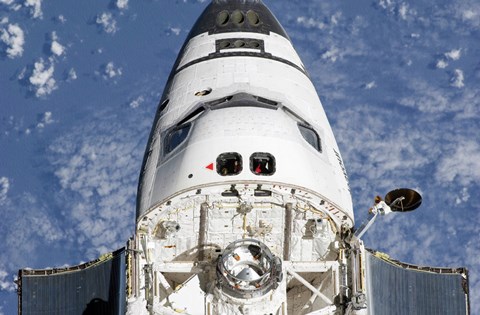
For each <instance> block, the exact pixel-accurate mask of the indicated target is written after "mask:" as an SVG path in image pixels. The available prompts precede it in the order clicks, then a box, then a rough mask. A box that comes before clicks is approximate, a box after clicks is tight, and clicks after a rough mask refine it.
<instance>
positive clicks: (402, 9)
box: [398, 2, 408, 20]
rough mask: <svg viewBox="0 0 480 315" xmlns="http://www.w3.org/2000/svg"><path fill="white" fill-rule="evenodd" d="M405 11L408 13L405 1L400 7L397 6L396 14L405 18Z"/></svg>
mask: <svg viewBox="0 0 480 315" xmlns="http://www.w3.org/2000/svg"><path fill="white" fill-rule="evenodd" d="M407 13H408V4H406V3H405V2H402V4H401V5H400V7H399V8H398V15H399V16H400V18H401V19H402V20H406V19H407Z"/></svg>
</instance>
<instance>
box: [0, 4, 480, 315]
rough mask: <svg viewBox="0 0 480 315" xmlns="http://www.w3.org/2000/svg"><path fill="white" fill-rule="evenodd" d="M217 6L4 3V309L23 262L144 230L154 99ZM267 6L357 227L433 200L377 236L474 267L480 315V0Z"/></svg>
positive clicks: (374, 237)
mask: <svg viewBox="0 0 480 315" xmlns="http://www.w3.org/2000/svg"><path fill="white" fill-rule="evenodd" d="M207 2H208V1H204V0H183V1H168V2H167V1H160V0H153V1H127V0H115V1H111V0H104V1H94V0H87V1H86V2H85V1H82V2H68V3H66V2H63V1H41V0H26V1H25V0H0V89H1V93H0V95H1V97H0V119H1V122H0V147H1V149H0V161H1V163H0V218H1V220H0V236H1V237H2V239H3V242H2V245H1V249H2V255H0V314H14V313H16V293H15V284H14V283H13V280H14V279H15V276H16V273H17V270H18V269H19V268H21V267H32V268H44V267H53V266H63V265H73V264H77V263H80V262H82V261H86V260H89V259H92V258H94V257H96V256H97V255H98V254H101V253H105V252H107V251H111V250H114V249H116V248H118V247H120V246H123V244H125V241H126V240H127V239H128V237H129V236H131V235H132V233H133V228H134V222H133V221H134V213H135V193H136V184H137V179H138V174H139V168H140V164H141V160H142V156H143V151H144V147H145V144H146V140H147V139H146V138H147V136H148V133H149V130H150V125H151V122H152V120H153V116H154V113H155V109H156V106H157V104H158V101H159V97H160V95H161V92H162V89H163V86H164V84H165V81H166V78H167V76H168V73H169V71H170V68H171V66H172V64H173V62H174V59H175V57H176V55H177V53H178V51H179V49H180V47H181V44H182V42H183V40H184V38H185V36H186V34H187V33H188V31H189V29H190V27H191V26H192V24H193V23H194V21H195V19H196V18H197V17H198V15H199V14H200V12H201V10H202V9H203V8H204V7H205V6H206V4H207ZM265 2H266V4H267V5H268V6H269V7H270V9H271V10H272V11H273V12H274V13H275V15H276V16H277V18H278V19H279V20H280V22H281V23H282V25H283V26H284V27H285V29H286V30H287V32H288V34H289V35H290V37H291V39H292V41H293V43H294V45H295V47H296V48H297V51H298V52H299V54H300V56H301V58H302V59H303V61H304V63H305V65H306V67H307V70H308V72H309V74H310V76H311V78H312V80H313V82H314V84H315V86H316V88H317V90H318V92H319V94H320V97H321V99H322V102H323V105H324V107H325V110H326V112H327V115H328V117H329V119H330V122H331V124H332V127H333V129H334V132H335V134H336V137H337V142H338V143H339V146H340V149H341V153H342V155H343V160H344V162H345V166H346V168H347V171H348V174H349V176H350V185H351V189H352V194H353V200H354V207H355V215H356V220H357V224H359V223H361V222H362V221H363V220H364V219H365V218H366V217H367V210H368V208H369V207H370V206H371V203H372V202H373V198H374V197H375V196H376V195H381V196H383V195H384V194H385V193H386V192H387V191H389V190H391V189H394V188H398V187H411V188H414V189H416V190H418V191H419V192H420V193H421V194H422V196H423V204H422V207H421V208H420V209H419V210H417V211H415V212H412V213H406V214H403V215H400V214H399V215H396V214H395V215H391V216H388V217H384V218H380V219H379V220H378V222H376V224H375V225H374V226H373V227H372V229H371V230H369V232H368V233H367V234H366V235H365V237H364V240H365V243H366V245H367V246H368V247H371V248H376V249H379V250H382V251H384V252H386V253H388V254H389V255H391V256H392V257H394V258H397V259H400V260H403V261H406V262H410V263H415V264H420V265H423V264H424V265H434V266H466V267H467V268H469V270H470V277H471V278H470V289H471V308H472V314H477V313H480V305H479V302H480V260H479V259H478V253H479V252H480V233H479V232H480V228H479V223H480V206H479V205H478V203H477V202H476V199H477V197H478V196H479V191H480V142H479V140H478V139H479V134H480V133H479V130H480V89H479V86H480V61H479V59H478V56H479V54H480V41H478V38H479V34H480V4H479V3H478V2H477V1H471V0H460V1H455V2H451V1H446V0H440V1H436V2H435V3H433V2H431V1H426V0H421V1H416V2H405V1H397V0H369V1H366V0H359V1H313V0H312V1H287V0H282V1H273V0H268V1H267V0H265Z"/></svg>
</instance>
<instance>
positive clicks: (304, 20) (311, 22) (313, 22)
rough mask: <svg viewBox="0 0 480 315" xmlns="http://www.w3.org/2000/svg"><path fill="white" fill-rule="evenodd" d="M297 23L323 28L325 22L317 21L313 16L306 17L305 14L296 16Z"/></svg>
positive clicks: (307, 26) (308, 26)
mask: <svg viewBox="0 0 480 315" xmlns="http://www.w3.org/2000/svg"><path fill="white" fill-rule="evenodd" d="M297 24H298V25H301V26H303V27H306V28H318V29H324V28H325V27H326V25H325V23H323V22H321V21H317V20H315V19H313V18H307V17H305V16H299V17H297Z"/></svg>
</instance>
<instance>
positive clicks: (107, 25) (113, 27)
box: [96, 13, 117, 34]
mask: <svg viewBox="0 0 480 315" xmlns="http://www.w3.org/2000/svg"><path fill="white" fill-rule="evenodd" d="M96 22H97V24H98V25H99V26H101V27H102V28H103V30H104V31H105V32H106V33H109V34H115V32H116V31H117V21H116V20H115V19H114V18H113V16H112V14H111V13H102V14H101V15H99V16H97V20H96Z"/></svg>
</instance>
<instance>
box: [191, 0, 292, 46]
mask: <svg viewBox="0 0 480 315" xmlns="http://www.w3.org/2000/svg"><path fill="white" fill-rule="evenodd" d="M205 32H208V33H209V34H220V33H231V32H250V33H261V34H267V35H268V34H270V33H271V32H273V33H276V34H279V35H281V36H283V37H285V38H287V39H289V37H288V35H287V33H286V32H285V30H284V29H283V27H282V26H281V25H280V23H279V22H278V20H277V19H276V18H275V16H274V15H273V14H272V12H271V11H270V10H269V9H268V8H267V7H266V6H265V4H264V3H263V2H262V1H261V0H213V1H212V3H210V4H209V5H208V6H207V8H206V9H205V11H203V13H202V14H201V15H200V17H199V18H198V20H197V22H196V23H195V25H194V26H193V28H192V30H191V31H190V34H189V35H188V38H187V41H188V40H189V39H191V38H192V37H195V36H197V35H199V34H202V33H205ZM289 40H290V39H289Z"/></svg>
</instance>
